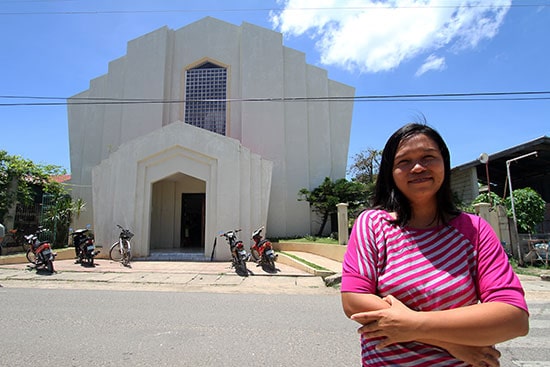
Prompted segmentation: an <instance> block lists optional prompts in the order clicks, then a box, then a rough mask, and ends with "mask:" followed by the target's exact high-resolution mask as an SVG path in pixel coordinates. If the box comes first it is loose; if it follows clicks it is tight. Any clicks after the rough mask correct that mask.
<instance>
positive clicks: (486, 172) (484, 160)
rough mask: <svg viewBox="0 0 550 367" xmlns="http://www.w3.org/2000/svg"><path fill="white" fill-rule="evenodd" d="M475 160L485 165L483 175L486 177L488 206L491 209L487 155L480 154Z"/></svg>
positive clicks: (491, 200) (491, 199)
mask: <svg viewBox="0 0 550 367" xmlns="http://www.w3.org/2000/svg"><path fill="white" fill-rule="evenodd" d="M477 160H478V161H479V162H480V163H482V164H484V165H485V175H486V176H487V190H488V194H489V205H491V208H492V207H493V198H492V197H491V181H490V180H489V154H487V153H481V154H480V156H479V158H478V159H477Z"/></svg>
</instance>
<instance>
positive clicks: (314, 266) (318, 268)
mask: <svg viewBox="0 0 550 367" xmlns="http://www.w3.org/2000/svg"><path fill="white" fill-rule="evenodd" d="M281 254H285V255H286V256H288V257H291V258H293V259H294V260H298V261H299V262H301V263H304V264H306V265H307V266H309V267H310V268H313V269H315V270H322V271H330V270H329V269H327V268H323V267H322V266H319V265H317V264H314V263H312V262H309V261H307V260H305V259H302V258H301V257H299V256H296V255H294V254H289V253H288V252H284V251H281Z"/></svg>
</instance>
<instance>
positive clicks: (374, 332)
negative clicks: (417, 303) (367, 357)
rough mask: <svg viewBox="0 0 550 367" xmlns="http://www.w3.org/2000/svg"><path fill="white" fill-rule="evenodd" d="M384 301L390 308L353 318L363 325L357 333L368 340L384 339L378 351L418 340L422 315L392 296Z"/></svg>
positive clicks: (378, 346) (363, 313) (364, 313)
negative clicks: (389, 346) (392, 345)
mask: <svg viewBox="0 0 550 367" xmlns="http://www.w3.org/2000/svg"><path fill="white" fill-rule="evenodd" d="M384 301H386V302H387V303H388V304H389V305H390V308H387V309H382V310H377V311H370V312H360V313H356V314H354V315H352V316H351V319H352V320H355V321H357V322H358V323H360V324H362V325H363V326H361V327H360V328H359V329H358V330H357V331H358V332H359V333H360V334H363V336H365V337H367V338H375V337H382V338H383V339H382V340H381V341H380V343H378V345H377V346H376V349H382V348H384V347H387V346H388V345H390V344H394V343H402V342H408V341H413V340H417V339H418V335H417V333H416V330H418V326H419V325H420V323H421V318H420V315H421V313H420V312H416V311H413V310H411V309H410V308H408V307H407V306H405V305H404V304H403V303H402V302H401V301H399V300H398V299H397V298H395V297H393V296H391V295H390V296H387V297H384Z"/></svg>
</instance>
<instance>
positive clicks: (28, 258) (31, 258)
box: [25, 249, 36, 264]
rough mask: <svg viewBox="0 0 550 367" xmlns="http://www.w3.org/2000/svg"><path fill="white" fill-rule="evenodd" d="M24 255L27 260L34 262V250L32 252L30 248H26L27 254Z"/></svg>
mask: <svg viewBox="0 0 550 367" xmlns="http://www.w3.org/2000/svg"><path fill="white" fill-rule="evenodd" d="M25 256H26V257H27V261H28V262H30V263H31V264H34V263H35V262H36V255H35V254H34V252H32V250H31V249H28V250H27V254H26V255H25Z"/></svg>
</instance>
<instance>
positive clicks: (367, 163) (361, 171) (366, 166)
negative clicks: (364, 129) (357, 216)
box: [348, 148, 382, 198]
mask: <svg viewBox="0 0 550 367" xmlns="http://www.w3.org/2000/svg"><path fill="white" fill-rule="evenodd" d="M381 160H382V151H381V150H376V149H372V148H368V149H367V150H363V151H361V152H359V153H357V154H356V155H355V156H353V163H352V164H351V166H350V167H349V170H348V173H349V174H350V175H351V177H352V180H355V181H358V182H361V183H363V184H364V185H365V187H366V192H367V197H369V198H370V197H371V196H372V194H373V193H374V187H375V185H376V179H377V177H378V172H379V171H380V161H381Z"/></svg>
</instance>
